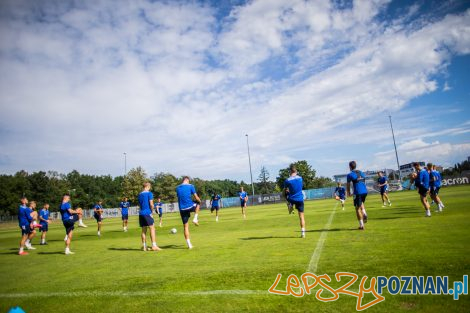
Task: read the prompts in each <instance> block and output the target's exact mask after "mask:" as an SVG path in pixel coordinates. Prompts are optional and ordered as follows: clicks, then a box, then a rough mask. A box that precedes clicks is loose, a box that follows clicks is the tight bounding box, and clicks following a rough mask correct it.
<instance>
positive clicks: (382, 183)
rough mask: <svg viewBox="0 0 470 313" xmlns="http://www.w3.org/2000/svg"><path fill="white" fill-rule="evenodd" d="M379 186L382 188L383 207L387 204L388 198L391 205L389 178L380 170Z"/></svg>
mask: <svg viewBox="0 0 470 313" xmlns="http://www.w3.org/2000/svg"><path fill="white" fill-rule="evenodd" d="M377 186H378V187H379V188H380V196H381V197H382V203H383V205H382V207H384V206H385V205H386V203H385V200H387V202H388V205H389V206H391V205H392V203H391V202H390V198H389V197H388V179H387V176H385V175H384V173H383V172H379V178H378V179H377Z"/></svg>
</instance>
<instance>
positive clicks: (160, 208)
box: [155, 198, 163, 227]
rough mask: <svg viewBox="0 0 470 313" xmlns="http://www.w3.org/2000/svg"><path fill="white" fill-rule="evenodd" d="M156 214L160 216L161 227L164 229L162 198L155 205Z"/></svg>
mask: <svg viewBox="0 0 470 313" xmlns="http://www.w3.org/2000/svg"><path fill="white" fill-rule="evenodd" d="M155 213H157V214H158V218H159V219H160V220H159V226H160V227H162V222H163V202H162V200H161V199H160V198H158V199H157V202H156V203H155Z"/></svg>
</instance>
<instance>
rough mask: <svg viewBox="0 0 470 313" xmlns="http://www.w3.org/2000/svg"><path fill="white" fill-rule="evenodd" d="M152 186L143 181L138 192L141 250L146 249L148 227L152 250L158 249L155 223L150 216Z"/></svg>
mask: <svg viewBox="0 0 470 313" xmlns="http://www.w3.org/2000/svg"><path fill="white" fill-rule="evenodd" d="M151 187H152V186H151V185H150V183H149V182H146V183H144V190H143V191H142V192H141V193H139V197H138V199H139V206H140V210H139V225H140V227H142V234H141V238H142V250H143V251H147V238H146V237H147V229H148V228H150V239H151V240H152V250H153V251H160V250H162V249H160V248H159V247H158V246H157V240H156V238H155V225H154V220H153V217H152V208H153V194H152V192H151V191H150V188H151Z"/></svg>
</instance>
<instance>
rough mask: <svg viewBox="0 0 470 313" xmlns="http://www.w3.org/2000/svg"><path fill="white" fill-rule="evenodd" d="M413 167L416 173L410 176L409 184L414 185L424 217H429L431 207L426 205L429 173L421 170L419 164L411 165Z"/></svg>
mask: <svg viewBox="0 0 470 313" xmlns="http://www.w3.org/2000/svg"><path fill="white" fill-rule="evenodd" d="M413 167H414V168H415V170H416V172H415V173H412V174H411V176H410V183H413V182H414V183H415V186H416V189H417V190H418V193H419V197H420V200H421V204H422V205H423V207H424V210H425V211H426V215H425V216H426V217H431V210H430V208H431V206H430V205H429V203H428V198H427V195H428V191H429V173H428V171H426V170H425V169H424V168H421V165H419V163H417V162H415V163H413Z"/></svg>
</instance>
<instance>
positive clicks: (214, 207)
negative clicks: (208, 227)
mask: <svg viewBox="0 0 470 313" xmlns="http://www.w3.org/2000/svg"><path fill="white" fill-rule="evenodd" d="M221 199H222V197H221V196H220V195H218V194H216V193H214V194H213V195H212V197H211V213H212V212H214V211H215V221H216V222H218V221H219V208H220V206H219V201H221Z"/></svg>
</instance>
